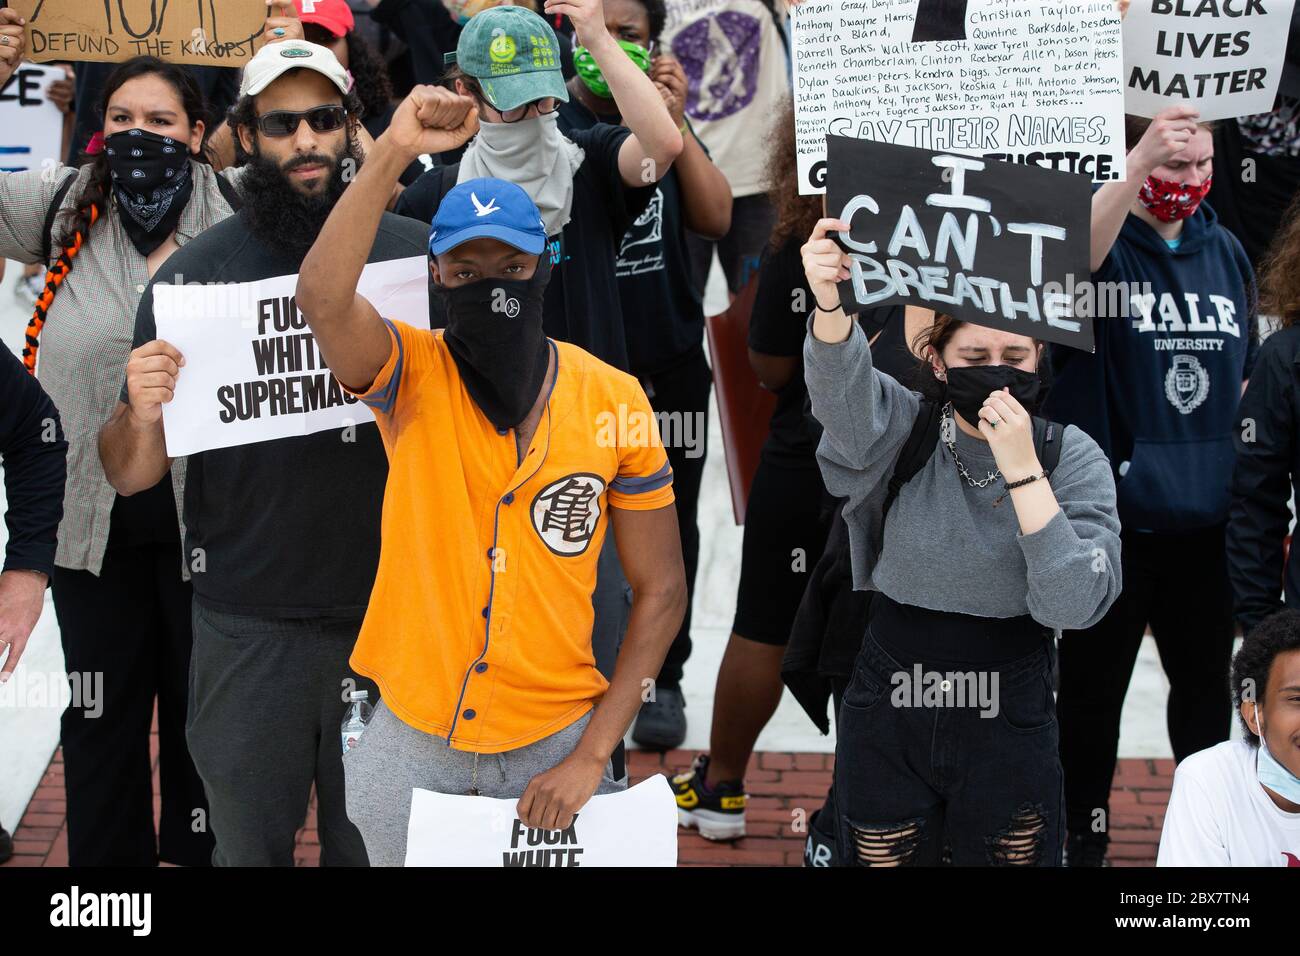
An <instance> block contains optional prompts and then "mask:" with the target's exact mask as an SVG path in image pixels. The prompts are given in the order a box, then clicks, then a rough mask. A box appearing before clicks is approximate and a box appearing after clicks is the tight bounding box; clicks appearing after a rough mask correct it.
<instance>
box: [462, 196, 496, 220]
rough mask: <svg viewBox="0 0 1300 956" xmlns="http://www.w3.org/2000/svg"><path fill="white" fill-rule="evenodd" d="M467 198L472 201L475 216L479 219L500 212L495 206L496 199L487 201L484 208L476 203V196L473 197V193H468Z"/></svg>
mask: <svg viewBox="0 0 1300 956" xmlns="http://www.w3.org/2000/svg"><path fill="white" fill-rule="evenodd" d="M469 198H470V199H472V200H473V201H474V209H475V214H476V215H477V216H479V217H480V218H481V217H483V216H490V215H492V213H494V212H500V211H501V207H500V206H498V205H497V201H496V197H493V198H491V199H489V200H488V201H487V205H486V206H485V205H483V204H482V203H481V202H479V201H478V196H476V195H474V193H470V194H469Z"/></svg>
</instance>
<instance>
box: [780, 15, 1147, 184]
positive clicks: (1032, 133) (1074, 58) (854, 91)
mask: <svg viewBox="0 0 1300 956" xmlns="http://www.w3.org/2000/svg"><path fill="white" fill-rule="evenodd" d="M793 18H794V44H793V55H794V81H795V82H794V96H795V143H796V147H797V149H798V154H799V191H800V192H801V193H805V194H808V193H820V192H824V191H825V185H826V140H825V137H826V134H828V133H830V134H833V135H837V136H851V137H855V138H857V139H871V140H877V141H880V142H887V143H893V144H895V145H899V146H914V147H917V148H920V149H929V150H937V151H942V152H949V153H963V154H966V155H972V156H980V157H983V158H985V159H998V160H1004V161H1007V162H1012V163H1022V164H1026V165H1033V166H1042V167H1046V168H1049V169H1056V170H1061V171H1064V172H1071V173H1081V174H1083V175H1086V176H1089V177H1091V178H1092V179H1093V180H1094V181H1095V182H1106V181H1109V180H1116V179H1123V178H1124V175H1125V173H1124V153H1125V150H1124V74H1123V63H1122V61H1121V51H1122V46H1123V42H1122V38H1121V33H1120V16H1119V11H1118V9H1117V7H1116V5H1115V0H1085V2H1065V0H1034V2H1032V3H1031V2H1027V0H965V2H962V0H805V2H804V3H801V4H800V5H799V6H798V7H796V8H795V9H794V14H793Z"/></svg>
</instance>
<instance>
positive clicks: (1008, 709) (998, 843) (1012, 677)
mask: <svg viewBox="0 0 1300 956" xmlns="http://www.w3.org/2000/svg"><path fill="white" fill-rule="evenodd" d="M918 651H919V653H918ZM1053 653H1054V648H1053V644H1052V641H1051V637H1050V635H1049V634H1047V633H1046V632H1045V631H1044V630H1043V629H1042V628H1041V627H1040V626H1039V625H1037V624H1035V623H1034V622H1033V621H1032V620H1030V619H1029V618H1028V617H1023V618H1012V619H1008V620H995V619H989V618H975V617H970V616H967V615H959V614H947V613H944V612H938V611H928V610H924V609H921V608H912V607H907V606H905V605H900V604H897V603H895V602H893V601H891V600H889V599H888V598H886V597H884V595H881V594H876V595H873V600H872V616H871V623H870V625H869V627H868V630H867V635H866V638H865V640H864V641H863V644H862V650H861V652H860V653H859V654H858V659H857V663H856V666H855V668H854V673H853V678H852V680H851V681H850V682H849V686H848V688H847V689H846V690H845V693H844V699H843V701H842V702H841V704H840V712H839V723H838V736H837V743H836V747H835V791H834V792H835V807H836V813H837V816H838V820H837V822H836V847H837V853H836V854H835V855H836V857H837V858H838V862H839V863H840V864H841V865H846V866H854V865H858V866H880V865H884V866H899V865H903V866H936V865H939V863H940V862H941V861H942V860H943V859H944V857H945V853H944V850H945V847H946V848H947V850H948V858H949V859H950V860H951V862H952V864H953V865H955V866H1007V865H1023V866H1059V865H1060V862H1061V851H1062V846H1063V844H1064V840H1065V825H1064V791H1063V787H1062V773H1061V763H1060V759H1059V756H1058V753H1057V727H1056V708H1055V704H1054V702H1053V699H1052V685H1051V673H1052V654H1053Z"/></svg>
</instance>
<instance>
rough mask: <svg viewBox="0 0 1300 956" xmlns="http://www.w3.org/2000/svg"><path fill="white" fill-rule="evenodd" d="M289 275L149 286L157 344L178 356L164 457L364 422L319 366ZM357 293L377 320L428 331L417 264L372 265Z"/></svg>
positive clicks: (367, 415)
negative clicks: (172, 349)
mask: <svg viewBox="0 0 1300 956" xmlns="http://www.w3.org/2000/svg"><path fill="white" fill-rule="evenodd" d="M297 285H298V277H297V276H296V275H288V276H276V277H275V278H271V279H263V280H261V281H258V282H232V283H194V284H192V285H186V284H179V283H178V284H162V283H160V284H158V285H155V286H154V287H153V312H154V321H155V324H156V325H157V330H158V338H160V339H163V340H164V341H167V342H170V343H171V344H172V345H174V346H176V348H177V349H179V350H180V353H181V354H182V355H183V356H185V367H184V368H183V369H181V373H180V375H179V376H178V377H177V379H176V391H175V394H174V395H173V397H172V400H171V401H170V402H168V403H167V404H165V405H164V406H163V433H164V435H165V437H166V440H167V454H168V455H169V456H171V457H172V458H179V457H181V456H183V455H192V454H194V453H195V452H201V451H208V450H210V449H213V448H229V447H232V446H235V445H248V444H252V443H253V442H259V441H269V440H272V439H276V438H294V437H297V436H301V435H310V434H313V433H315V432H320V431H327V430H329V429H334V428H346V427H348V426H354V425H360V424H363V423H368V422H373V421H374V415H373V414H372V413H371V411H370V409H369V408H367V407H366V406H365V405H364V404H362V403H361V402H360V401H358V400H357V398H356V397H355V396H353V395H350V394H348V393H347V392H346V391H344V390H343V388H342V386H341V385H339V382H338V380H337V379H336V378H335V377H334V374H333V373H332V372H331V371H330V370H329V368H328V367H326V365H325V361H324V359H323V357H322V356H321V353H320V347H319V346H318V345H317V344H316V338H315V336H314V335H312V332H311V328H310V327H309V325H308V323H307V317H306V316H305V315H304V314H303V313H302V311H301V310H300V309H299V308H298V305H297V300H296V299H295V298H294V293H295V291H296V289H297ZM357 291H358V292H359V293H360V294H361V295H363V296H365V298H367V299H368V300H369V301H370V303H371V304H372V305H373V306H374V307H375V308H376V309H377V310H378V311H379V314H380V315H383V316H386V317H388V318H393V319H400V320H401V321H403V322H406V323H407V324H408V325H413V326H416V327H418V328H428V327H429V271H428V265H427V262H426V260H425V258H424V257H423V256H411V257H409V258H406V259H393V260H390V261H388V262H372V263H370V264H369V265H367V266H366V267H365V269H363V270H362V273H361V279H360V281H359V282H358V283H357Z"/></svg>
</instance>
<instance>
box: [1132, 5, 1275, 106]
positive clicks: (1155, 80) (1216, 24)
mask: <svg viewBox="0 0 1300 956" xmlns="http://www.w3.org/2000/svg"><path fill="white" fill-rule="evenodd" d="M1294 7H1295V0H1133V5H1132V7H1130V8H1129V12H1128V17H1127V19H1126V20H1125V21H1124V66H1125V70H1126V71H1127V75H1126V76H1125V78H1124V82H1125V85H1126V91H1125V97H1124V104H1125V109H1126V110H1127V111H1128V112H1130V113H1133V114H1135V115H1137V116H1155V115H1156V114H1157V113H1159V112H1160V111H1161V110H1163V109H1165V108H1167V107H1170V106H1181V105H1189V106H1194V107H1195V108H1196V109H1197V111H1198V112H1199V113H1200V114H1201V116H1200V118H1201V120H1203V121H1205V122H1209V121H1211V120H1216V119H1227V118H1228V117H1233V116H1250V115H1253V114H1255V113H1269V112H1271V111H1272V109H1273V100H1274V97H1276V96H1277V87H1278V83H1279V81H1280V80H1281V77H1282V69H1283V63H1284V61H1285V59H1286V44H1287V37H1288V35H1289V31H1290V26H1291V14H1292V11H1293V9H1294Z"/></svg>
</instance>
